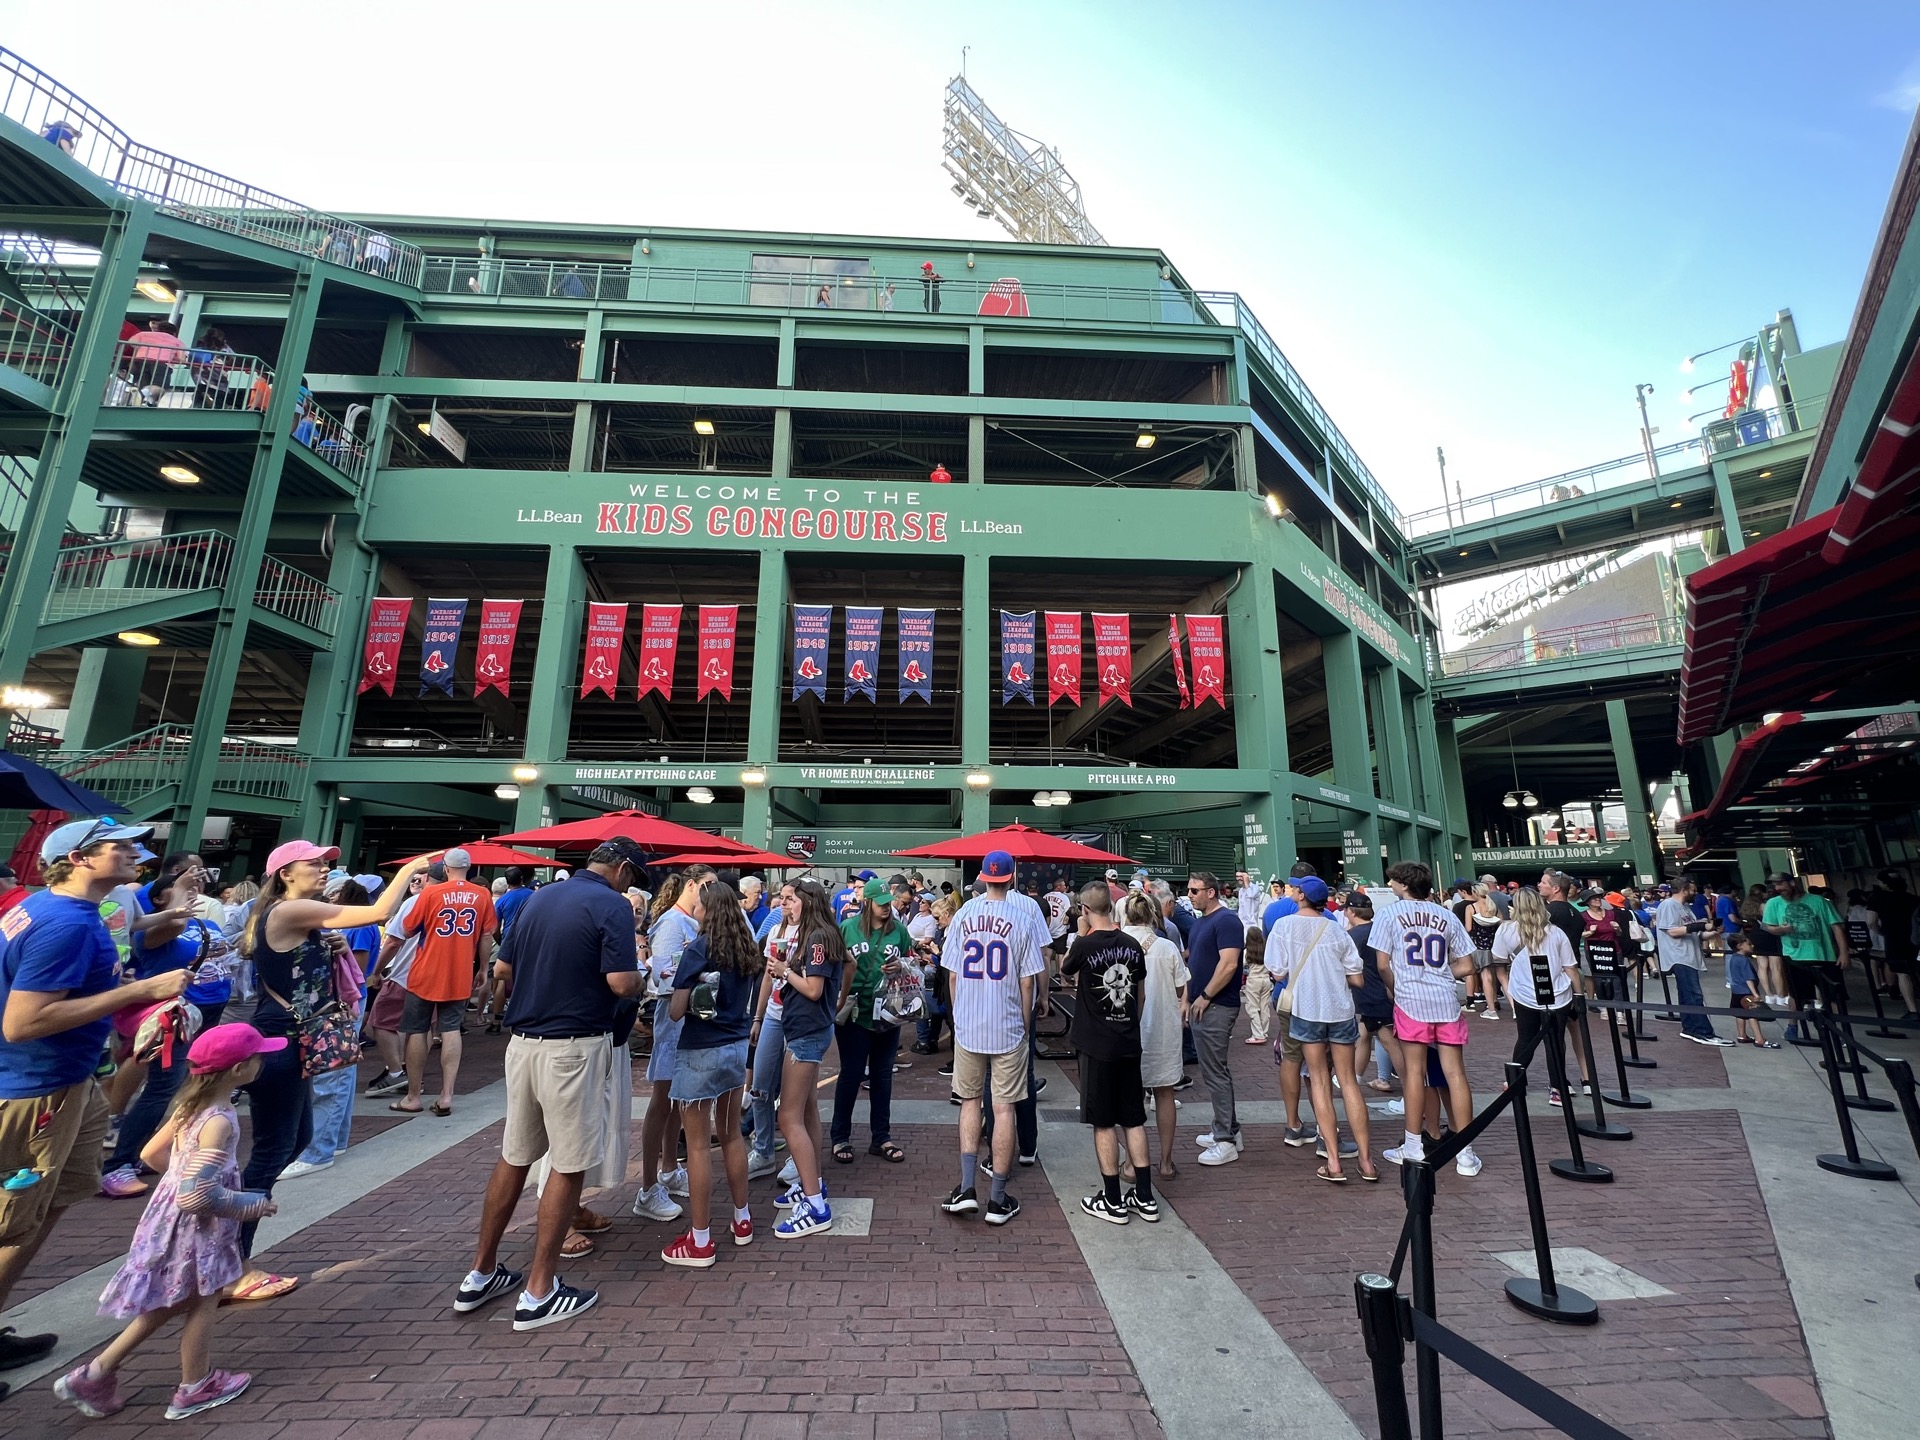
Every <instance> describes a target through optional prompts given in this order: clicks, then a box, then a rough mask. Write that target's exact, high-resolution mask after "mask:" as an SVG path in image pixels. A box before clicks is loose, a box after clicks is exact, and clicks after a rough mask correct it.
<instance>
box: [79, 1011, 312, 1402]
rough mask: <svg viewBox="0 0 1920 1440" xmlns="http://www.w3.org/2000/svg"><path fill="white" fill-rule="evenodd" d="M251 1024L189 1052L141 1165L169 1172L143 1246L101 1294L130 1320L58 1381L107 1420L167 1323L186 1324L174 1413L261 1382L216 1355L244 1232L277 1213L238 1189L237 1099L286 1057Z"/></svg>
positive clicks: (213, 1036) (224, 1029) (108, 1311)
mask: <svg viewBox="0 0 1920 1440" xmlns="http://www.w3.org/2000/svg"><path fill="white" fill-rule="evenodd" d="M286 1044H287V1042H286V1041H285V1040H284V1039H280V1038H277V1037H276V1038H274V1039H268V1038H267V1037H266V1036H264V1035H262V1034H261V1033H260V1032H259V1031H258V1030H255V1029H254V1028H253V1027H252V1026H251V1025H216V1026H214V1027H213V1028H212V1029H211V1030H208V1031H206V1032H205V1033H204V1034H202V1035H201V1036H200V1038H199V1039H197V1040H195V1041H194V1042H193V1045H192V1048H190V1049H189V1050H188V1051H187V1070H188V1078H187V1080H186V1082H185V1083H184V1084H182V1085H181V1087H180V1093H179V1095H178V1096H177V1097H176V1098H175V1100H174V1102H173V1109H172V1111H171V1112H170V1113H169V1114H168V1116H167V1123H166V1124H165V1125H163V1126H162V1127H161V1128H160V1131H159V1133H158V1134H156V1135H155V1136H154V1137H153V1139H152V1140H150V1141H149V1142H148V1143H147V1147H146V1149H145V1150H144V1151H142V1152H141V1156H140V1158H141V1159H142V1160H144V1161H145V1162H146V1163H147V1164H148V1165H150V1166H152V1167H153V1168H155V1169H158V1168H159V1167H160V1166H161V1165H163V1164H164V1165H165V1166H166V1167H167V1168H166V1174H165V1175H163V1176H162V1177H161V1179H160V1183H159V1184H158V1185H156V1186H155V1187H154V1191H153V1197H152V1199H150V1200H149V1201H148V1202H147V1212H146V1214H144V1215H142V1216H141V1217H140V1225H139V1228H138V1229H136V1230H135V1231H134V1232H133V1248H132V1249H131V1250H130V1251H129V1252H128V1254H127V1259H126V1263H125V1264H123V1265H122V1266H121V1267H120V1269H119V1271H118V1272H117V1273H116V1274H115V1275H114V1277H113V1279H112V1280H110V1281H109V1282H108V1283H107V1288H106V1290H105V1292H104V1293H103V1294H102V1295H101V1296H100V1313H101V1314H102V1315H110V1316H112V1317H113V1318H114V1319H116V1320H128V1321H131V1322H132V1323H131V1324H129V1325H128V1326H127V1328H126V1329H125V1330H122V1331H121V1332H120V1336H119V1338H118V1339H116V1340H115V1341H114V1342H113V1343H112V1344H110V1345H108V1346H107V1348H106V1349H105V1350H102V1351H101V1352H100V1353H99V1354H98V1355H97V1356H95V1357H94V1358H93V1359H92V1360H91V1361H90V1362H88V1363H87V1364H84V1365H81V1366H79V1367H77V1368H76V1369H74V1370H71V1371H69V1372H68V1373H67V1374H65V1375H63V1376H61V1377H60V1379H58V1380H56V1381H55V1382H54V1386H53V1393H54V1394H56V1395H58V1396H59V1397H60V1398H61V1399H62V1400H65V1401H68V1402H69V1403H71V1404H73V1405H75V1406H77V1407H78V1408H79V1410H80V1411H81V1413H82V1414H85V1415H91V1416H93V1417H94V1418H95V1419H101V1418H104V1417H106V1416H108V1415H113V1414H116V1413H117V1412H119V1411H121V1410H123V1409H125V1408H126V1404H127V1402H126V1397H125V1396H123V1395H122V1394H121V1393H120V1382H119V1380H118V1378H117V1377H116V1374H115V1372H116V1371H118V1370H119V1368H120V1366H121V1364H122V1363H123V1362H124V1361H125V1360H126V1358H127V1357H128V1356H129V1355H131V1354H132V1353H133V1352H134V1351H135V1350H137V1349H139V1348H140V1346H141V1345H142V1344H144V1343H145V1342H146V1341H147V1340H149V1339H151V1338H152V1337H153V1335H154V1334H155V1332H157V1331H158V1330H159V1329H160V1327H161V1326H162V1325H164V1324H166V1323H167V1321H169V1320H171V1319H173V1318H175V1317H176V1316H178V1317H181V1318H182V1319H184V1320H185V1322H186V1325H185V1328H184V1329H182V1331H181V1332H180V1384H179V1385H178V1386H176V1387H175V1389H174V1392H173V1402H172V1403H171V1404H170V1405H168V1406H167V1418H168V1419H169V1420H184V1419H186V1417H187V1416H189V1415H197V1414H199V1413H200V1411H202V1410H210V1409H212V1408H213V1407H214V1406H215V1405H224V1404H226V1403H227V1401H229V1400H231V1399H233V1398H234V1397H235V1396H236V1395H238V1394H239V1393H240V1392H241V1391H243V1390H245V1389H246V1388H247V1386H248V1385H249V1384H250V1383H252V1380H253V1377H252V1376H251V1375H248V1374H246V1373H244V1372H239V1371H233V1370H216V1369H214V1368H213V1367H212V1364H211V1362H210V1360H209V1359H208V1355H207V1344H208V1341H209V1340H210V1339H211V1338H212V1334H213V1321H214V1316H215V1315H216V1314H218V1313H219V1304H220V1291H221V1290H222V1289H223V1288H224V1287H225V1286H228V1285H231V1284H232V1283H233V1282H234V1281H235V1280H237V1279H239V1278H240V1272H241V1271H242V1270H244V1269H245V1268H246V1261H245V1260H244V1259H243V1258H242V1257H241V1254H240V1226H241V1223H242V1222H243V1221H257V1220H259V1219H260V1218H261V1217H263V1216H266V1215H271V1214H273V1213H274V1208H275V1207H274V1203H273V1201H272V1199H271V1198H269V1197H268V1196H266V1195H264V1194H260V1193H257V1192H250V1191H244V1190H240V1189H238V1188H237V1186H238V1185H239V1182H240V1164H239V1161H238V1159H237V1158H236V1157H235V1154H234V1151H235V1147H236V1146H237V1145H238V1143H239V1138H240V1125H239V1122H238V1121H237V1120H236V1119H235V1118H234V1113H233V1105H232V1102H231V1100H230V1097H231V1096H232V1094H233V1092H234V1091H235V1090H236V1089H238V1088H239V1087H240V1086H242V1085H246V1084H248V1083H250V1082H251V1081H252V1080H253V1079H254V1078H255V1077H256V1076H258V1075H259V1073H260V1057H261V1056H262V1055H268V1054H272V1053H273V1052H275V1051H278V1050H283V1049H285V1048H286Z"/></svg>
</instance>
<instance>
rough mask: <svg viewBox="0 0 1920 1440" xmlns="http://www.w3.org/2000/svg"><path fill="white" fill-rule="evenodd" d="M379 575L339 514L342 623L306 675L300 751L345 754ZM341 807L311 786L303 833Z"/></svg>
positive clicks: (328, 829) (337, 575)
mask: <svg viewBox="0 0 1920 1440" xmlns="http://www.w3.org/2000/svg"><path fill="white" fill-rule="evenodd" d="M385 409H386V402H385V397H382V400H381V402H380V403H379V404H377V405H376V406H375V407H374V420H375V424H376V425H377V426H380V427H384V425H385V423H386V419H385ZM375 433H378V432H377V431H376V432H375ZM379 573H380V557H379V556H378V555H376V554H374V552H373V551H371V550H369V549H367V548H366V547H365V546H363V545H362V544H360V517H359V515H358V514H342V515H336V516H335V517H334V522H333V559H332V560H331V561H330V562H329V564H328V566H327V584H328V585H330V586H332V587H333V588H334V589H335V590H337V591H339V592H340V609H339V617H338V625H337V628H336V629H335V631H334V634H333V647H332V648H331V649H329V650H322V651H320V652H319V653H318V654H316V655H315V656H314V657H313V670H312V672H311V673H310V674H309V675H308V676H307V696H306V700H305V702H304V703H303V704H302V706H301V709H300V751H301V753H302V754H305V755H311V756H315V757H317V758H324V759H337V758H339V757H341V756H344V755H345V754H346V753H347V750H348V748H349V745H350V742H351V740H352V738H353V718H354V711H355V705H356V701H355V686H357V685H358V684H359V678H360V657H361V653H362V652H361V640H362V637H364V636H365V635H366V633H367V612H368V610H369V608H370V607H371V604H372V600H373V593H374V590H375V589H376V588H377V586H378V578H379ZM337 806H338V802H337V801H336V799H335V797H334V794H333V787H332V786H325V787H322V786H318V785H309V786H308V787H307V793H306V796H305V797H304V798H303V799H302V801H301V811H300V824H301V833H303V834H305V835H308V836H312V837H316V838H317V837H319V836H322V835H328V834H331V833H332V832H333V827H334V824H335V819H336V813H337Z"/></svg>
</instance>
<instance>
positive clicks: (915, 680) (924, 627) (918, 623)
mask: <svg viewBox="0 0 1920 1440" xmlns="http://www.w3.org/2000/svg"><path fill="white" fill-rule="evenodd" d="M893 613H894V618H895V619H896V620H898V621H899V622H900V700H901V703H903V704H904V703H905V702H906V698H907V697H908V696H909V695H917V696H919V697H920V699H922V700H924V701H926V702H927V703H928V704H929V705H931V704H932V703H933V615H934V612H933V611H931V610H896V611H894V612H893Z"/></svg>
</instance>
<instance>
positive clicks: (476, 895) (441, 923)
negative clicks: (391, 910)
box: [387, 846, 500, 1115]
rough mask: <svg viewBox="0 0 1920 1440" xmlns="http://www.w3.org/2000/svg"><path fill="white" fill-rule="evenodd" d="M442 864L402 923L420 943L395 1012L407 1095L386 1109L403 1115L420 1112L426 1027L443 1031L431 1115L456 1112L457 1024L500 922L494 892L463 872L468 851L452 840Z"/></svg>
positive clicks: (468, 859) (489, 954)
mask: <svg viewBox="0 0 1920 1440" xmlns="http://www.w3.org/2000/svg"><path fill="white" fill-rule="evenodd" d="M441 863H442V864H444V865H445V866H446V867H447V878H446V879H445V880H444V881H443V882H441V883H439V884H435V885H423V886H422V887H421V888H420V893H419V895H418V896H416V897H415V900H414V906H413V913H412V914H411V915H409V916H408V917H407V921H406V933H407V934H409V935H418V936H419V937H420V949H419V950H418V951H417V952H416V953H415V954H414V957H413V967H412V968H411V969H410V970H409V971H408V972H407V980H406V990H407V998H406V1002H405V1006H404V1008H403V1009H402V1011H401V1014H400V1034H401V1035H402V1036H403V1037H405V1040H406V1046H407V1093H406V1095H405V1097H404V1098H402V1099H399V1100H396V1101H394V1102H393V1104H391V1105H389V1106H388V1107H387V1108H388V1109H389V1110H397V1111H399V1112H400V1113H401V1114H403V1115H417V1114H419V1113H420V1110H421V1105H420V1085H421V1078H422V1076H423V1075H424V1074H425V1072H426V1068H427V1054H428V1045H429V1042H428V1039H427V1037H428V1033H429V1032H431V1031H437V1032H438V1033H439V1036H440V1098H439V1099H438V1100H436V1101H434V1102H433V1113H434V1114H436V1115H451V1114H452V1113H453V1081H454V1077H455V1076H456V1075H458V1074H459V1072H460V1027H461V1025H462V1023H463V1022H464V1021H465V1019H466V1014H467V1002H468V1000H470V999H471V998H472V996H473V987H474V978H475V975H476V973H477V972H479V971H480V970H481V969H482V968H483V967H484V966H485V965H486V962H487V961H488V960H490V959H491V958H492V957H493V936H494V932H495V931H496V930H498V929H499V928H500V924H499V920H498V919H497V918H496V916H495V914H494V910H493V896H492V895H490V894H489V893H488V892H487V887H486V886H484V885H479V884H475V883H474V882H472V881H470V880H469V879H468V878H467V872H468V871H469V870H471V869H472V868H473V856H472V855H471V854H469V853H468V852H467V851H466V850H463V849H461V848H459V847H457V846H456V847H455V848H454V849H452V850H449V851H447V853H446V855H445V856H443V857H442V859H441Z"/></svg>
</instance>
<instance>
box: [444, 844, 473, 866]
mask: <svg viewBox="0 0 1920 1440" xmlns="http://www.w3.org/2000/svg"><path fill="white" fill-rule="evenodd" d="M440 858H441V859H442V860H443V861H445V862H446V866H447V868H448V869H449V870H471V869H472V868H473V854H472V852H471V851H469V850H468V849H466V847H464V846H461V845H456V846H454V847H453V849H451V850H449V851H447V853H446V854H445V855H442V856H441V857H440Z"/></svg>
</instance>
